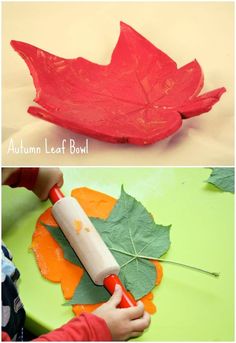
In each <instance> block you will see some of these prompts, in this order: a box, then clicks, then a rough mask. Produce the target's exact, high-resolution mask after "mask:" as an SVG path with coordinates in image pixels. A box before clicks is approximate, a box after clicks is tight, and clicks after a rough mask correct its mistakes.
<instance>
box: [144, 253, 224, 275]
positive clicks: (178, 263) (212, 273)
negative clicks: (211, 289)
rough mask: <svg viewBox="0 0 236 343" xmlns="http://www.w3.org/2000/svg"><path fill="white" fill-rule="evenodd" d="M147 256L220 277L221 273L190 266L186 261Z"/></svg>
mask: <svg viewBox="0 0 236 343" xmlns="http://www.w3.org/2000/svg"><path fill="white" fill-rule="evenodd" d="M140 257H141V256H140ZM141 258H144V257H141ZM147 258H148V259H150V260H156V261H159V262H166V263H171V264H176V265H178V266H181V267H186V268H189V269H194V270H197V271H199V272H202V273H205V274H209V275H212V276H215V277H218V276H219V275H220V274H219V273H217V272H209V271H208V270H205V269H202V268H198V267H195V266H190V265H188V264H184V263H180V262H176V261H170V260H165V259H162V258H152V257H147Z"/></svg>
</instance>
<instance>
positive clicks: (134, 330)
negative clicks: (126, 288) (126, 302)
mask: <svg viewBox="0 0 236 343" xmlns="http://www.w3.org/2000/svg"><path fill="white" fill-rule="evenodd" d="M121 296H122V290H121V287H120V286H116V290H115V292H114V294H113V295H112V297H111V298H110V299H109V300H108V301H107V302H106V303H105V304H103V305H101V306H100V307H98V308H97V309H96V310H95V311H94V312H93V314H95V315H96V316H98V317H101V318H103V319H104V320H105V322H106V324H107V326H108V328H109V330H110V332H111V335H112V339H113V340H114V341H124V340H127V339H128V338H131V337H137V336H140V335H141V334H142V333H143V331H144V330H145V329H146V328H147V327H148V326H149V325H150V322H151V318H150V315H149V314H148V313H147V312H145V311H144V306H143V303H142V302H141V301H139V302H138V304H137V306H135V307H129V308H117V306H118V305H119V303H120V301H121Z"/></svg>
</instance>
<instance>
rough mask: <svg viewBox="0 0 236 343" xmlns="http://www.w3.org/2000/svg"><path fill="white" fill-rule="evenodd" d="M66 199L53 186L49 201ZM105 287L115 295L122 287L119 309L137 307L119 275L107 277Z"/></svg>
mask: <svg viewBox="0 0 236 343" xmlns="http://www.w3.org/2000/svg"><path fill="white" fill-rule="evenodd" d="M62 198H64V194H63V193H62V191H61V190H60V188H59V187H58V186H56V185H55V186H53V187H52V189H51V190H50V192H49V199H50V200H51V202H52V203H53V204H55V203H56V202H57V201H58V200H60V199H62ZM103 285H104V287H105V288H106V289H107V290H108V292H109V293H111V294H113V293H114V291H115V286H116V285H120V286H121V288H122V298H121V302H120V304H119V307H122V308H126V307H132V306H136V302H135V300H134V298H133V297H132V295H131V294H130V293H128V292H127V290H126V289H125V287H124V285H123V284H122V282H121V281H120V279H119V277H118V276H117V275H114V274H112V275H109V276H107V277H106V278H105V279H104V281H103Z"/></svg>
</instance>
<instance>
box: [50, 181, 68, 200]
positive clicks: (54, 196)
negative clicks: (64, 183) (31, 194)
mask: <svg viewBox="0 0 236 343" xmlns="http://www.w3.org/2000/svg"><path fill="white" fill-rule="evenodd" d="M64 197H65V196H64V194H63V193H62V191H61V190H60V188H59V187H58V186H56V185H55V186H53V187H52V189H51V190H50V192H49V199H50V200H51V202H52V203H53V204H55V203H56V202H57V201H58V200H60V199H62V198H64Z"/></svg>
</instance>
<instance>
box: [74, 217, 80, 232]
mask: <svg viewBox="0 0 236 343" xmlns="http://www.w3.org/2000/svg"><path fill="white" fill-rule="evenodd" d="M74 227H75V230H76V232H77V233H80V231H81V229H82V223H81V221H80V220H75V221H74Z"/></svg>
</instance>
